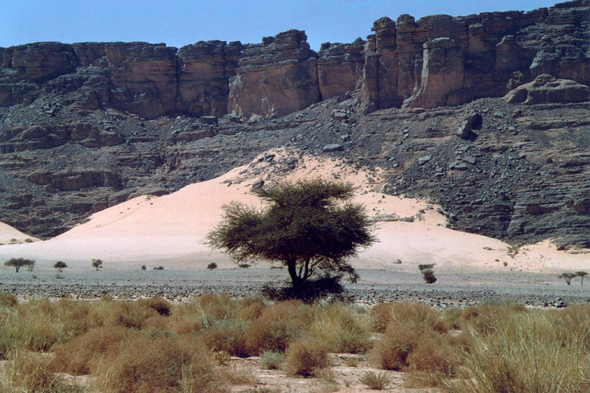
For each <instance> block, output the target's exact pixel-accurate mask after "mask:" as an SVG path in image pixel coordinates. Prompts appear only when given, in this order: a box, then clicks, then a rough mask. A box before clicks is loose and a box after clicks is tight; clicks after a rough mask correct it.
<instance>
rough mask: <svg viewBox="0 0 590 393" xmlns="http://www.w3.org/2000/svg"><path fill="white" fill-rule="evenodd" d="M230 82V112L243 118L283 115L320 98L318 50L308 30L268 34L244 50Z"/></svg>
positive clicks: (302, 107)
mask: <svg viewBox="0 0 590 393" xmlns="http://www.w3.org/2000/svg"><path fill="white" fill-rule="evenodd" d="M242 53H243V57H242V58H241V59H240V61H239V63H238V68H237V69H236V74H237V75H236V76H235V77H232V79H231V82H230V95H229V112H230V113H232V114H233V115H236V116H239V117H240V118H241V119H243V120H249V119H250V118H252V116H254V115H258V116H261V117H271V118H272V117H279V116H284V115H287V114H289V113H292V112H295V111H298V110H301V109H304V108H306V107H308V106H310V105H311V104H314V103H316V102H318V101H320V91H319V87H318V74H317V54H316V53H315V52H314V51H312V50H310V48H309V44H308V43H307V36H306V35H305V32H303V31H299V30H289V31H286V32H284V33H280V34H277V35H276V36H275V37H266V38H265V39H264V42H263V43H262V44H258V45H250V46H248V47H246V48H245V49H244V50H243V51H242Z"/></svg>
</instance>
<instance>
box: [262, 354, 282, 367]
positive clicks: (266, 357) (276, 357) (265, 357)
mask: <svg viewBox="0 0 590 393" xmlns="http://www.w3.org/2000/svg"><path fill="white" fill-rule="evenodd" d="M284 360H285V354H283V353H282V352H276V351H266V352H264V353H263V354H262V355H260V360H259V362H258V364H259V365H260V367H262V368H263V369H264V370H276V369H278V368H280V366H281V364H282V363H283V361H284Z"/></svg>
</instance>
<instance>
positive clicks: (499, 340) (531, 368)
mask: <svg viewBox="0 0 590 393" xmlns="http://www.w3.org/2000/svg"><path fill="white" fill-rule="evenodd" d="M513 311H514V310H512V311H510V310H508V311H507V310H504V311H498V310H495V311H494V314H493V315H496V316H498V318H499V319H498V320H491V319H490V320H489V323H488V324H487V325H485V326H486V330H485V331H484V332H483V333H479V332H478V331H477V330H475V329H472V330H471V334H472V335H473V345H472V347H471V350H470V352H469V353H466V354H464V355H463V357H464V359H463V363H462V366H461V367H460V368H459V369H458V377H459V379H457V380H454V381H446V382H445V389H446V391H448V392H454V393H467V392H469V393H493V392H536V393H549V392H568V393H582V392H588V391H590V377H589V375H590V358H589V357H588V351H587V348H585V346H584V341H585V340H586V338H585V337H580V336H578V335H577V333H576V332H573V331H569V332H567V331H566V332H564V331H559V329H556V326H557V325H558V324H559V319H558V318H559V316H557V315H556V314H552V313H548V312H543V311H537V312H527V313H523V312H513ZM488 317H489V318H491V317H490V316H489V315H488ZM490 327H491V328H490ZM564 336H567V339H566V340H562V339H563V338H564Z"/></svg>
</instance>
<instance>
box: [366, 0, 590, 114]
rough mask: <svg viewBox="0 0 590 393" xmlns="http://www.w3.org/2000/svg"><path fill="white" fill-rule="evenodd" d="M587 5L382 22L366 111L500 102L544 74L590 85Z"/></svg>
mask: <svg viewBox="0 0 590 393" xmlns="http://www.w3.org/2000/svg"><path fill="white" fill-rule="evenodd" d="M589 6H590V2H589V1H587V0H581V1H572V2H569V3H564V4H558V5H557V6H555V7H552V8H549V9H547V8H542V9H538V10H535V11H531V12H521V11H511V12H494V13H483V14H480V15H470V16H466V17H456V18H453V17H451V16H448V15H435V16H428V17H425V18H422V19H420V20H418V21H415V20H414V18H412V17H411V16H409V15H402V16H400V17H399V18H398V20H397V24H396V23H395V22H393V21H392V20H390V19H389V18H382V19H379V20H378V21H377V22H375V24H374V26H373V31H374V32H375V34H374V35H372V36H369V42H368V44H367V47H366V49H365V58H366V62H365V69H364V79H365V84H364V86H363V87H364V106H365V108H366V111H368V112H370V111H373V110H375V109H383V108H389V107H410V108H418V107H422V108H434V107H437V106H445V105H458V104H462V103H466V102H470V101H473V100H474V99H477V98H481V97H500V96H503V95H505V94H506V93H507V92H508V91H510V90H511V89H513V88H515V87H517V86H519V85H521V84H523V83H527V82H530V81H532V80H534V79H535V78H536V77H537V76H539V75H541V74H544V73H547V74H551V75H553V76H555V77H558V78H562V79H572V80H575V81H577V82H580V83H582V84H586V85H587V84H588V83H590V72H589V68H588V67H589V65H590V58H589V56H590V27H589V21H590V7H589Z"/></svg>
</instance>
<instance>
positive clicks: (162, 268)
mask: <svg viewBox="0 0 590 393" xmlns="http://www.w3.org/2000/svg"><path fill="white" fill-rule="evenodd" d="M154 270H164V266H156V267H154Z"/></svg>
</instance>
